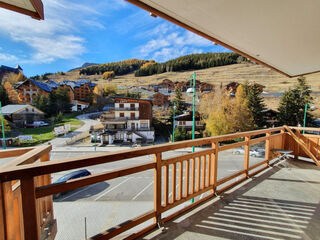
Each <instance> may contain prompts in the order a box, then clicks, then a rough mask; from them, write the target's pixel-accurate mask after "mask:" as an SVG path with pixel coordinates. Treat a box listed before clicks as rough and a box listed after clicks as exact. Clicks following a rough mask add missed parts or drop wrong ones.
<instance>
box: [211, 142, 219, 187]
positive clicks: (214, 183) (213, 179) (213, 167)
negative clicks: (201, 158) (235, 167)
mask: <svg viewBox="0 0 320 240" xmlns="http://www.w3.org/2000/svg"><path fill="white" fill-rule="evenodd" d="M212 148H213V149H215V151H214V153H212V154H211V163H212V164H211V184H212V192H211V193H215V192H216V189H217V178H218V153H219V143H218V142H214V143H212Z"/></svg>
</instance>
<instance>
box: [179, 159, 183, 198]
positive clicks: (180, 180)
mask: <svg viewBox="0 0 320 240" xmlns="http://www.w3.org/2000/svg"><path fill="white" fill-rule="evenodd" d="M182 180H183V161H181V162H180V164H179V191H178V199H179V200H180V199H181V198H182Z"/></svg>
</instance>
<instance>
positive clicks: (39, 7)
mask: <svg viewBox="0 0 320 240" xmlns="http://www.w3.org/2000/svg"><path fill="white" fill-rule="evenodd" d="M29 1H30V3H31V4H32V6H33V8H34V9H35V12H33V11H30V10H28V9H25V8H21V7H18V6H15V5H12V4H9V3H4V2H1V1H0V7H2V8H5V9H8V10H11V11H14V12H18V13H21V14H24V15H27V16H30V17H32V18H34V19H37V20H44V10H43V4H42V1H41V0H29Z"/></svg>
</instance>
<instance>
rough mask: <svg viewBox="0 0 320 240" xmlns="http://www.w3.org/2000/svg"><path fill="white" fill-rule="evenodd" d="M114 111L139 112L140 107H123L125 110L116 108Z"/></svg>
mask: <svg viewBox="0 0 320 240" xmlns="http://www.w3.org/2000/svg"><path fill="white" fill-rule="evenodd" d="M114 109H115V111H139V107H134V108H132V107H123V108H120V107H118V108H114Z"/></svg>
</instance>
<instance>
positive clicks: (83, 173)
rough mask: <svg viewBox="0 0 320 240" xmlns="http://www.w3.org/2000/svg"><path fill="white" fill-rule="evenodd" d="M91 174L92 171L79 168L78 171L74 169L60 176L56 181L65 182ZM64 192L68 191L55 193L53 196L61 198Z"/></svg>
mask: <svg viewBox="0 0 320 240" xmlns="http://www.w3.org/2000/svg"><path fill="white" fill-rule="evenodd" d="M89 175H91V173H90V172H89V171H88V170H87V169H81V170H77V171H74V172H70V173H68V174H66V175H64V176H62V177H61V178H59V179H58V180H57V181H55V182H54V183H56V184H58V183H63V182H66V181H69V180H71V179H76V178H81V177H85V176H89ZM64 193H66V192H61V193H57V194H54V195H53V198H59V197H60V196H61V195H62V194H64Z"/></svg>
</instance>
